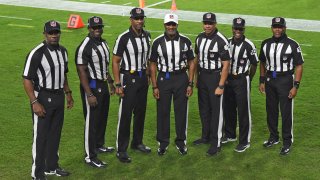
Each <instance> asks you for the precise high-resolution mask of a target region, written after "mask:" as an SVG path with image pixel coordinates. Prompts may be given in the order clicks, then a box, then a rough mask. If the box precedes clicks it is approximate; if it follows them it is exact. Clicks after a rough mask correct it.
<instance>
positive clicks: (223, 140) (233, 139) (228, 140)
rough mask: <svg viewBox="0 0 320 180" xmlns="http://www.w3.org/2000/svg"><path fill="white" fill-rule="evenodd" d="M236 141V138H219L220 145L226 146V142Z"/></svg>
mask: <svg viewBox="0 0 320 180" xmlns="http://www.w3.org/2000/svg"><path fill="white" fill-rule="evenodd" d="M234 141H237V138H229V137H222V138H221V143H222V144H226V143H228V142H234Z"/></svg>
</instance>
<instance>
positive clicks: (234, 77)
mask: <svg viewBox="0 0 320 180" xmlns="http://www.w3.org/2000/svg"><path fill="white" fill-rule="evenodd" d="M248 75H249V72H245V73H241V74H229V75H228V78H229V79H240V78H242V77H246V76H248Z"/></svg>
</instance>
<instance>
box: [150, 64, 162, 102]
mask: <svg viewBox="0 0 320 180" xmlns="http://www.w3.org/2000/svg"><path fill="white" fill-rule="evenodd" d="M156 74H157V63H156V62H153V61H150V75H151V82H152V89H153V97H154V98H155V99H159V98H160V94H159V88H158V86H157V78H156V76H157V75H156Z"/></svg>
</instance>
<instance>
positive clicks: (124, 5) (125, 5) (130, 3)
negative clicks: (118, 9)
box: [123, 2, 132, 6]
mask: <svg viewBox="0 0 320 180" xmlns="http://www.w3.org/2000/svg"><path fill="white" fill-rule="evenodd" d="M130 4H132V3H131V2H128V3H125V4H123V5H124V6H127V5H130Z"/></svg>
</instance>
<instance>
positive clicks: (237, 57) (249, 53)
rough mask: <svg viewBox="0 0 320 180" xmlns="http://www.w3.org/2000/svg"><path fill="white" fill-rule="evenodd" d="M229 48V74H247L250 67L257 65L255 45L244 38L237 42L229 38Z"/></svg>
mask: <svg viewBox="0 0 320 180" xmlns="http://www.w3.org/2000/svg"><path fill="white" fill-rule="evenodd" d="M229 46H230V51H231V67H230V70H229V74H233V75H238V74H243V73H247V72H248V71H249V68H250V65H257V63H258V62H259V60H258V55H257V50H256V47H255V45H254V44H253V43H252V42H251V41H250V40H249V39H247V38H246V37H245V36H243V37H242V39H241V40H239V41H238V42H236V41H234V39H233V38H230V39H229Z"/></svg>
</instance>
